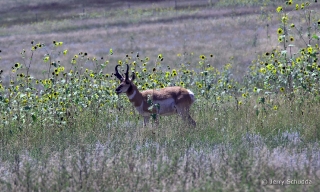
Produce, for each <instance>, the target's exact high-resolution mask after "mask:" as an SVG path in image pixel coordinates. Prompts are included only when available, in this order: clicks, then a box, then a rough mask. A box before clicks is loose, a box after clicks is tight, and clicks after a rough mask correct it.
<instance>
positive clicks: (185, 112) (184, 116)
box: [177, 108, 197, 127]
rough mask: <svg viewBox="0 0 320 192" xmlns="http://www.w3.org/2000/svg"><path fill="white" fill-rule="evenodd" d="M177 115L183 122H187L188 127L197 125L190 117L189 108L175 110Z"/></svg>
mask: <svg viewBox="0 0 320 192" xmlns="http://www.w3.org/2000/svg"><path fill="white" fill-rule="evenodd" d="M177 112H178V114H179V115H180V116H181V117H182V119H183V121H184V122H187V123H188V125H191V126H192V127H195V126H196V125H197V124H196V122H195V121H194V120H193V119H192V117H191V116H190V112H189V108H182V109H181V108H177Z"/></svg>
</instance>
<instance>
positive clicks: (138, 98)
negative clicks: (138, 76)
mask: <svg viewBox="0 0 320 192" xmlns="http://www.w3.org/2000/svg"><path fill="white" fill-rule="evenodd" d="M127 96H128V98H129V100H130V102H131V103H132V104H133V105H134V106H140V105H141V103H142V102H143V97H142V94H141V93H140V91H139V90H138V88H137V86H135V85H134V84H131V86H130V87H129V89H128V91H127Z"/></svg>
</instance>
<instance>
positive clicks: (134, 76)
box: [131, 72, 136, 82]
mask: <svg viewBox="0 0 320 192" xmlns="http://www.w3.org/2000/svg"><path fill="white" fill-rule="evenodd" d="M135 78H136V74H135V73H134V72H132V75H131V82H132V81H134V79H135Z"/></svg>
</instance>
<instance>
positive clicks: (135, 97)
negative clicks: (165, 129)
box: [116, 67, 196, 126]
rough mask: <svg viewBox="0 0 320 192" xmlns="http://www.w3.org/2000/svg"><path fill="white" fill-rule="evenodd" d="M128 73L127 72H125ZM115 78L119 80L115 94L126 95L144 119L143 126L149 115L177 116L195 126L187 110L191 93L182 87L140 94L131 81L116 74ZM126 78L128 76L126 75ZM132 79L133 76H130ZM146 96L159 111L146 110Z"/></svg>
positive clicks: (147, 106) (191, 101)
mask: <svg viewBox="0 0 320 192" xmlns="http://www.w3.org/2000/svg"><path fill="white" fill-rule="evenodd" d="M127 71H128V70H127ZM116 74H117V77H118V78H119V79H120V80H121V83H120V85H119V86H118V88H117V89H116V92H117V94H121V93H126V94H127V96H128V98H129V100H130V102H131V103H132V104H133V106H134V107H135V108H136V109H137V111H138V112H139V113H140V115H142V116H143V117H144V124H146V123H147V122H148V119H149V117H150V116H151V114H153V113H156V114H158V115H172V114H177V113H178V114H179V115H181V116H182V118H183V119H184V120H187V121H188V123H189V124H191V125H193V126H196V122H195V121H194V120H193V119H192V118H191V116H190V114H189V109H190V107H191V105H192V103H193V102H194V95H193V93H192V92H191V91H190V90H188V89H185V88H183V87H178V86H175V87H166V88H163V89H158V90H157V89H154V90H153V89H150V90H146V91H142V92H140V91H139V90H138V88H137V86H136V85H135V84H133V82H132V81H131V79H129V78H128V79H126V78H124V77H121V75H120V74H119V73H118V72H117V67H116ZM126 77H128V74H127V73H126ZM132 79H134V75H133V76H132ZM148 96H149V98H150V99H151V100H152V102H153V104H159V106H160V109H159V108H157V107H153V109H152V110H151V111H150V110H149V109H148V108H149V107H150V105H149V104H148Z"/></svg>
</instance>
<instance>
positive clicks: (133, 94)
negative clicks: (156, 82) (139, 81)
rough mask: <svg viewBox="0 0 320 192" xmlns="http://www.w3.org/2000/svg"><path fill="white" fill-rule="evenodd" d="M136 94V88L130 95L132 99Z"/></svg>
mask: <svg viewBox="0 0 320 192" xmlns="http://www.w3.org/2000/svg"><path fill="white" fill-rule="evenodd" d="M134 96H136V90H134V91H133V93H132V94H131V95H130V96H128V97H129V99H130V100H131V99H133V98H134Z"/></svg>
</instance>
